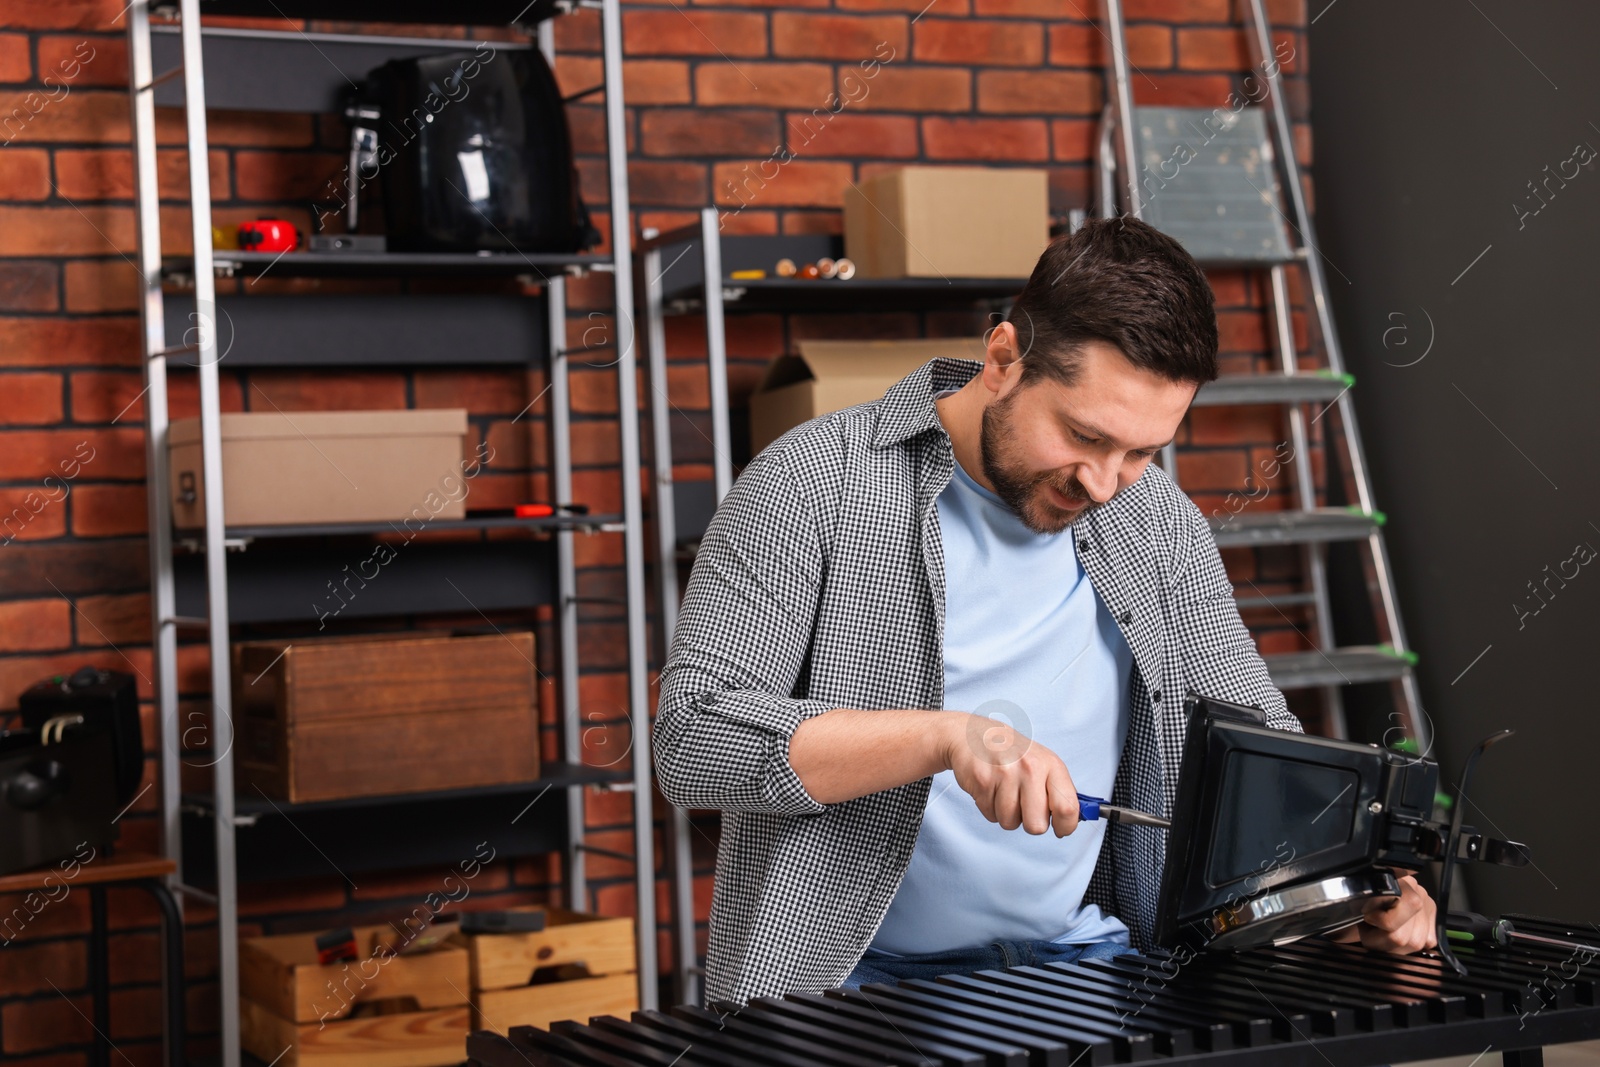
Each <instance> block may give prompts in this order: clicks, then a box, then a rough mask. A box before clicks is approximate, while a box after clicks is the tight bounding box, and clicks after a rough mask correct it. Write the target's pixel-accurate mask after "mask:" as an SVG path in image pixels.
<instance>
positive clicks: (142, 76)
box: [128, 0, 184, 1063]
mask: <svg viewBox="0 0 1600 1067" xmlns="http://www.w3.org/2000/svg"><path fill="white" fill-rule="evenodd" d="M153 76H154V70H153V68H152V60H151V55H150V7H149V4H148V3H147V0H134V3H133V4H132V6H130V7H129V8H128V87H129V90H128V92H129V95H128V103H129V107H130V110H131V116H130V117H131V120H132V125H131V128H132V130H133V175H134V203H135V205H136V207H135V211H136V213H137V222H138V235H139V248H138V253H137V254H138V257H139V262H138V273H139V320H140V327H141V329H140V337H141V343H140V354H141V355H142V356H143V359H142V360H141V364H142V366H143V368H144V387H145V388H144V425H145V434H144V455H145V463H144V469H145V481H146V483H147V484H146V487H145V498H146V508H147V512H146V520H147V524H148V527H149V546H150V634H151V639H152V640H153V642H154V643H155V648H154V649H153V652H154V658H155V663H154V669H155V706H156V733H157V748H158V749H159V750H160V752H161V767H160V770H159V772H158V773H159V774H160V782H159V793H160V796H161V853H162V855H164V856H166V857H167V858H168V859H170V860H171V861H172V862H173V863H174V864H175V865H176V867H177V871H176V873H174V874H171V875H168V876H167V878H166V882H167V885H168V887H169V888H171V887H173V886H174V885H176V884H177V883H178V882H179V881H180V879H181V877H182V872H183V833H182V814H181V812H180V810H179V804H180V798H181V792H182V785H181V782H180V781H179V773H178V772H179V760H180V757H181V755H182V750H181V747H180V736H181V731H180V729H179V725H178V630H177V624H176V622H175V616H176V615H177V594H176V591H175V587H174V584H173V571H172V504H171V493H170V491H169V487H168V469H167V426H168V421H169V420H168V416H167V362H166V357H164V356H157V355H154V353H157V352H160V351H162V350H163V349H165V348H166V347H167V343H166V314H165V308H164V305H163V303H162V295H161V213H160V188H159V185H158V182H157V176H156V109H155V94H154V90H153V88H151V87H150V82H151V78H152V77H153ZM174 899H175V901H176V903H175V907H177V908H179V909H181V908H182V900H181V898H174ZM170 921H173V922H178V921H181V910H180V911H179V914H178V915H175V916H173V917H172V919H171V920H170ZM181 943H182V942H181V935H180V941H179V944H181ZM163 945H164V946H165V947H164V951H165V952H168V953H170V952H171V950H172V949H171V939H170V938H168V939H167V940H166V941H164V942H163ZM171 963H172V961H170V960H167V961H165V965H164V966H163V968H162V981H163V983H164V985H165V984H166V983H168V982H169V981H170V978H169V976H170V973H171ZM163 995H164V996H165V997H166V998H167V1001H168V1003H172V1002H173V999H174V998H180V999H181V998H182V996H183V990H181V989H170V988H164V989H163ZM163 1040H164V1042H165V1048H164V1054H165V1061H166V1062H168V1063H176V1062H178V1059H177V1057H176V1056H175V1055H174V1053H175V1051H176V1050H179V1049H182V1047H183V1040H184V1035H183V1034H174V1033H170V1032H168V1033H166V1034H165V1035H164V1038H163Z"/></svg>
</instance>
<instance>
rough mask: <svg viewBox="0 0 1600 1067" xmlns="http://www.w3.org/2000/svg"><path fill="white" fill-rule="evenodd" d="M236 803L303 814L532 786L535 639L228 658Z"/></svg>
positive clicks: (243, 646) (307, 645)
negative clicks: (303, 809) (379, 800)
mask: <svg viewBox="0 0 1600 1067" xmlns="http://www.w3.org/2000/svg"><path fill="white" fill-rule="evenodd" d="M233 658H234V672H233V679H234V722H235V724H236V725H235V729H236V731H237V747H236V749H235V761H236V763H235V765H236V766H237V767H238V776H239V788H240V790H241V792H249V793H251V794H254V792H255V790H256V789H258V788H259V789H260V790H261V791H262V792H263V793H265V794H266V795H267V796H269V797H272V798H274V799H277V800H288V801H292V802H297V803H298V802H303V801H310V800H334V799H339V798H343V797H358V796H381V795H385V794H395V793H411V792H421V791H428V790H441V789H465V788H470V787H472V786H480V785H502V784H506V783H510V782H519V781H528V780H530V779H533V778H537V777H538V776H539V722H538V706H537V701H536V690H535V688H534V687H535V680H536V677H537V672H536V671H535V669H534V646H533V634H531V633H528V632H524V631H519V632H508V633H505V634H489V635H483V636H462V637H457V636H450V635H445V634H432V635H425V636H421V635H412V634H401V635H377V636H373V637H359V638H337V639H329V638H322V639H317V640H296V641H294V642H292V643H290V642H285V641H250V642H242V643H239V644H236V645H235V646H234V655H233Z"/></svg>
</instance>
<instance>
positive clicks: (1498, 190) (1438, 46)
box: [1308, 0, 1600, 920]
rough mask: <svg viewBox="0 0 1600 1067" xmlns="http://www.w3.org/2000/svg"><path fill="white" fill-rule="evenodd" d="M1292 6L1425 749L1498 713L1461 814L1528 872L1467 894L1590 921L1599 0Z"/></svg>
mask: <svg viewBox="0 0 1600 1067" xmlns="http://www.w3.org/2000/svg"><path fill="white" fill-rule="evenodd" d="M1309 7H1310V10H1309V15H1310V16H1311V17H1312V18H1314V19H1315V21H1314V22H1313V24H1312V26H1311V32H1310V41H1309V48H1308V51H1309V54H1310V73H1311V82H1312V89H1311V102H1312V116H1311V117H1312V124H1313V131H1314V139H1315V166H1314V174H1315V186H1316V222H1317V227H1318V231H1319V235H1320V238H1321V244H1322V250H1323V252H1324V253H1325V256H1326V260H1327V261H1328V262H1329V263H1330V264H1331V266H1330V267H1329V269H1328V275H1329V279H1330V286H1331V288H1332V300H1333V306H1334V309H1335V314H1336V320H1337V322H1338V325H1339V329H1340V336H1341V338H1342V340H1343V342H1344V346H1345V349H1346V355H1347V360H1348V362H1349V363H1350V369H1351V370H1352V371H1353V372H1354V373H1355V374H1356V376H1357V386H1356V390H1355V393H1354V396H1355V397H1356V407H1357V410H1358V412H1359V417H1360V419H1361V422H1362V429H1363V431H1364V436H1365V439H1366V442H1367V446H1368V452H1369V456H1370V458H1371V464H1372V467H1373V473H1374V480H1375V483H1376V495H1377V501H1378V506H1379V507H1381V508H1383V509H1384V510H1385V511H1387V512H1388V514H1389V516H1390V522H1389V526H1388V534H1389V538H1390V541H1389V544H1390V552H1391V554H1392V557H1393V561H1394V567H1395V571H1396V573H1397V576H1398V583H1399V588H1400V595H1401V604H1402V609H1403V611H1404V613H1405V617H1406V619H1407V625H1408V629H1409V631H1410V632H1409V637H1410V639H1411V641H1412V644H1413V647H1415V648H1416V649H1417V651H1418V652H1419V654H1420V655H1421V664H1420V670H1421V683H1422V691H1423V699H1424V703H1425V707H1426V710H1427V712H1428V713H1429V715H1430V717H1431V719H1432V720H1433V723H1434V725H1435V728H1436V732H1437V742H1436V751H1437V754H1438V756H1439V757H1440V759H1441V762H1442V763H1443V764H1444V766H1445V770H1446V774H1447V775H1448V777H1449V778H1450V779H1451V780H1452V781H1454V778H1455V776H1456V775H1457V774H1458V773H1459V771H1460V767H1461V763H1462V757H1463V754H1464V753H1465V752H1466V750H1467V749H1468V748H1470V747H1471V746H1472V745H1473V744H1475V743H1476V742H1477V741H1478V740H1479V739H1480V738H1482V737H1483V736H1485V735H1486V734H1489V733H1491V732H1493V731H1495V730H1497V729H1500V728H1503V727H1511V728H1514V729H1515V730H1516V731H1517V734H1516V736H1514V737H1512V738H1510V739H1509V740H1507V741H1505V742H1503V743H1502V744H1501V745H1500V746H1499V747H1498V748H1495V749H1492V750H1491V751H1490V752H1489V753H1488V754H1487V755H1486V756H1485V757H1484V758H1483V760H1482V761H1481V762H1480V763H1479V770H1478V774H1477V778H1476V781H1477V785H1476V788H1475V789H1474V790H1473V792H1474V797H1473V801H1474V802H1473V804H1471V805H1469V806H1468V808H1467V812H1466V814H1467V821H1469V822H1474V823H1476V824H1477V825H1478V826H1479V827H1480V828H1482V829H1484V830H1485V831H1487V832H1490V833H1493V834H1495V835H1496V836H1499V835H1502V834H1503V835H1505V836H1508V837H1510V838H1513V839H1515V840H1520V841H1524V842H1527V843H1528V844H1529V845H1531V846H1532V848H1533V855H1534V862H1535V864H1536V865H1537V867H1536V869H1535V868H1527V869H1524V870H1507V869H1498V868H1485V869H1480V870H1476V871H1472V872H1471V873H1470V874H1469V876H1468V883H1467V884H1468V886H1469V888H1470V890H1471V891H1472V903H1473V906H1474V907H1476V908H1478V909H1479V910H1482V911H1485V912H1488V913H1491V914H1495V913H1499V912H1502V911H1518V910H1521V911H1532V912H1537V913H1542V914H1545V915H1555V916H1562V917H1568V918H1575V919H1588V920H1600V856H1597V854H1596V846H1597V844H1600V833H1597V832H1596V830H1595V817H1596V812H1597V808H1600V805H1597V803H1596V792H1597V790H1596V786H1597V784H1600V766H1597V757H1600V714H1597V708H1596V700H1595V690H1594V679H1595V674H1596V670H1597V668H1600V641H1597V638H1600V558H1597V559H1596V560H1595V561H1594V562H1591V563H1588V564H1587V565H1585V564H1583V563H1582V562H1580V561H1581V560H1583V559H1584V558H1586V557H1587V556H1588V555H1589V553H1590V551H1591V550H1590V549H1589V548H1587V547H1584V548H1581V549H1579V554H1578V555H1577V556H1575V555H1574V553H1575V549H1578V548H1579V546H1583V545H1585V543H1586V544H1587V545H1589V546H1593V548H1594V549H1596V550H1600V466H1597V460H1600V449H1597V445H1600V429H1597V423H1600V418H1597V414H1600V413H1597V410H1596V401H1597V400H1600V339H1597V334H1600V284H1597V283H1600V262H1597V258H1596V253H1597V251H1600V247H1597V246H1600V157H1595V158H1594V159H1593V160H1592V161H1591V162H1589V163H1588V164H1586V165H1582V164H1580V160H1582V159H1583V158H1586V157H1587V156H1588V155H1589V152H1590V150H1592V149H1600V62H1597V60H1596V50H1597V47H1600V5H1596V4H1594V3H1593V0H1549V2H1540V3H1528V2H1526V0H1524V2H1521V3H1518V2H1515V0H1468V2H1461V0H1412V2H1408V3H1403V4H1396V3H1392V2H1384V0H1335V2H1334V3H1333V4H1332V5H1329V4H1328V0H1309ZM1580 145H1586V146H1588V147H1587V148H1585V149H1583V150H1582V152H1581V153H1579V154H1577V155H1576V156H1575V153H1574V150H1575V149H1576V148H1578V146H1580ZM1546 166H1548V167H1549V170H1546V169H1545V168H1546ZM1574 170H1576V172H1577V173H1576V176H1575V177H1568V178H1567V179H1566V181H1565V186H1564V187H1563V184H1562V180H1561V179H1560V178H1559V177H1554V178H1553V177H1550V176H1551V175H1556V174H1558V173H1561V172H1564V173H1565V174H1566V175H1569V176H1570V175H1572V174H1573V172H1574ZM1547 179H1548V189H1549V191H1548V192H1546V191H1545V188H1544V186H1543V184H1542V183H1544V182H1545V181H1546V180H1547ZM1530 182H1533V183H1535V185H1538V186H1539V189H1540V192H1541V193H1542V194H1543V195H1544V201H1545V202H1543V203H1542V202H1541V201H1540V200H1539V199H1536V198H1535V197H1534V195H1533V192H1532V190H1531V189H1530V186H1529V183H1530ZM1541 204H1542V206H1541ZM1536 208H1537V209H1538V211H1537V213H1534V209H1536ZM1523 211H1526V212H1527V213H1528V214H1527V215H1526V216H1525V217H1519V213H1520V212H1523ZM1430 319H1431V324H1430V321H1429V320H1430ZM1430 345H1431V348H1430V347H1429V346H1430ZM1424 352H1426V355H1424ZM1406 364H1412V365H1410V366H1406ZM1566 561H1570V562H1566ZM1547 567H1548V569H1546V568H1547ZM1561 570H1564V571H1565V573H1566V574H1567V575H1568V576H1569V577H1567V578H1566V579H1565V580H1564V582H1563V579H1561V578H1559V577H1551V576H1552V575H1556V574H1557V572H1558V571H1561ZM1574 572H1576V576H1575V577H1571V575H1573V574H1574ZM1530 582H1532V583H1534V585H1535V586H1538V587H1540V592H1541V593H1542V594H1543V597H1544V601H1543V602H1541V601H1540V600H1538V599H1536V598H1535V597H1534V595H1533V593H1532V592H1531V591H1530V585H1529V583H1530ZM1546 588H1548V590H1549V591H1545V589H1546ZM1533 609H1538V610H1537V613H1534V611H1533Z"/></svg>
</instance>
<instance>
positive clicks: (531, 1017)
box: [472, 972, 639, 1034]
mask: <svg viewBox="0 0 1600 1067" xmlns="http://www.w3.org/2000/svg"><path fill="white" fill-rule="evenodd" d="M638 1010H639V976H638V975H637V974H634V973H632V972H629V973H627V974H608V975H603V976H601V977H599V978H573V979H570V980H568V981H565V982H541V983H540V984H538V985H526V986H523V987H522V988H520V989H485V990H481V991H476V992H474V993H473V994H472V1028H473V1029H474V1030H493V1031H494V1032H495V1033H497V1034H503V1033H505V1032H506V1031H507V1030H509V1029H510V1028H511V1027H513V1026H537V1027H539V1028H540V1029H541V1030H548V1029H550V1024H551V1023H553V1022H558V1021H560V1020H562V1019H576V1020H578V1021H579V1022H588V1021H589V1020H590V1019H591V1018H593V1017H594V1016H596V1015H615V1016H617V1017H618V1018H622V1019H626V1018H628V1017H629V1016H630V1015H632V1014H633V1013H634V1012H636V1011H638Z"/></svg>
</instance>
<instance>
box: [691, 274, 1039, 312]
mask: <svg viewBox="0 0 1600 1067" xmlns="http://www.w3.org/2000/svg"><path fill="white" fill-rule="evenodd" d="M1027 281H1028V280H1027V279H1026V278H851V279H849V280H848V281H839V280H838V279H836V278H815V279H811V280H808V281H797V280H796V279H794V278H727V279H724V280H723V283H722V288H723V292H724V294H725V296H724V299H725V301H726V307H727V309H728V310H729V311H756V310H760V311H854V310H869V309H870V310H882V309H889V308H896V309H905V308H913V309H914V308H924V307H939V306H942V305H945V304H949V303H956V302H970V301H974V300H1004V299H1007V298H1009V297H1014V296H1016V295H1017V294H1018V293H1020V292H1021V291H1022V287H1023V286H1024V285H1025V284H1027ZM730 293H731V294H736V295H727V294H730ZM702 299H703V293H702V292H701V290H700V287H699V286H698V285H695V286H692V287H686V288H684V289H680V290H677V291H675V292H674V291H668V292H667V293H666V300H667V301H668V302H669V303H676V304H678V305H680V306H682V307H684V309H685V310H688V308H689V307H698V306H699V304H700V302H701V300H702ZM674 310H675V309H674Z"/></svg>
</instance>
